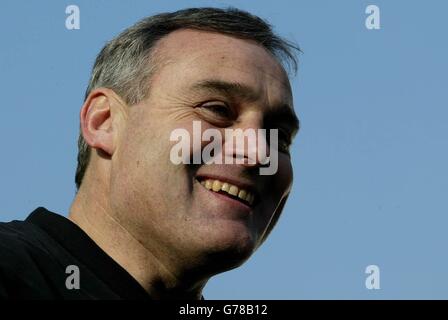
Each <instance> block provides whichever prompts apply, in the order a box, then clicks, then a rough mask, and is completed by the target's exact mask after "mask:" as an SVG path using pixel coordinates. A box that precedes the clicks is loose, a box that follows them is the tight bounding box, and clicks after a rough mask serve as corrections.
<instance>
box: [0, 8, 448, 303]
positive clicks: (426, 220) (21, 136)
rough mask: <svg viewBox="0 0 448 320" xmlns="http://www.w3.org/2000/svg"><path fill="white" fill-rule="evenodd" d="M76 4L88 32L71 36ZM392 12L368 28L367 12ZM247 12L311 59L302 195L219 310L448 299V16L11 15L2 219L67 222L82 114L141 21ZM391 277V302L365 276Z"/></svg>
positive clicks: (415, 11)
mask: <svg viewBox="0 0 448 320" xmlns="http://www.w3.org/2000/svg"><path fill="white" fill-rule="evenodd" d="M71 4H75V5H78V6H79V8H80V11H81V28H80V29H79V30H67V29H66V28H65V19H66V14H65V8H66V7H67V6H68V5H71ZM370 4H374V5H377V6H378V7H379V8H380V17H381V20H380V21H381V29H379V30H368V29H367V28H366V27H365V24H364V21H365V19H366V17H367V14H365V8H366V7H367V6H368V5H370ZM229 5H231V6H235V7H238V8H241V9H245V10H248V11H250V12H252V13H254V14H257V15H259V16H261V17H263V18H266V19H267V20H269V21H270V22H271V23H272V24H273V25H274V26H275V29H276V31H277V32H279V33H280V34H281V35H283V36H284V37H286V38H289V39H291V40H293V41H295V42H297V43H298V44H299V45H300V47H301V48H302V50H303V54H302V55H301V56H300V69H299V73H298V76H297V77H296V78H294V79H293V81H292V85H293V91H294V98H295V105H296V110H297V113H298V115H299V117H300V119H301V122H302V129H301V132H300V133H299V135H298V137H297V140H296V142H295V145H294V147H293V166H294V170H295V182H294V188H293V192H292V195H291V197H290V200H289V203H288V204H287V206H286V209H285V211H284V213H283V216H282V218H281V220H280V222H279V223H278V225H277V227H276V229H275V230H274V231H273V233H272V234H271V237H270V238H269V239H268V240H267V241H266V243H265V244H264V246H263V247H262V248H260V249H259V251H257V252H256V253H255V255H254V256H253V257H252V259H251V260H249V261H248V262H247V263H246V264H244V265H243V266H242V267H240V268H238V269H236V270H232V271H230V272H226V273H224V274H221V275H219V276H216V277H215V278H213V279H212V280H211V281H210V283H209V285H208V286H207V288H206V290H205V297H206V298H208V299H228V298H230V299H252V298H253V299H349V298H351V299H392V298H394V299H417V298H419V299H430V298H432V299H441V298H443V299H447V298H448V253H447V252H446V251H447V250H446V247H447V243H448V232H447V226H448V205H447V198H448V197H447V195H448V182H447V181H448V170H447V163H448V139H447V138H448V134H447V129H448V126H447V123H446V119H447V118H448V104H447V98H448V97H447V95H448V88H447V87H448V80H447V72H448V62H447V57H448V41H447V40H446V39H447V31H448V27H447V24H446V16H447V14H448V2H446V1H442V0H439V1H437V0H432V1H422V0H418V1H417V0H416V1H412V2H410V1H385V0H383V1H379V0H372V1H362V0H347V1H342V0H341V1H330V0H327V1H324V0H314V1H311V0H308V1H281V0H277V1H149V0H146V1H117V0H112V1H111V0H108V1H105V0H102V1H100V0H96V1H81V0H77V1H76V0H74V1H24V0H20V1H11V0H7V1H1V2H0V35H1V39H2V44H1V50H0V88H1V89H0V90H1V93H2V94H1V99H2V104H1V107H0V119H1V120H2V123H1V125H0V142H1V146H2V147H1V157H0V178H1V180H0V200H1V201H0V220H2V221H9V220H11V219H23V218H25V217H26V216H27V215H28V214H29V213H30V212H31V211H32V210H33V209H35V208H36V207H38V206H45V207H47V208H48V209H50V210H53V211H55V212H59V213H61V214H64V215H66V214H67V212H68V208H69V206H70V203H71V201H72V199H73V196H74V193H75V184H74V173H75V168H76V155H77V148H76V141H77V135H78V128H79V120H78V113H79V109H80V107H81V105H82V101H83V94H84V91H85V87H86V84H87V81H88V77H89V72H90V69H91V66H92V64H93V61H94V59H95V56H96V54H97V53H98V51H99V50H100V49H101V47H102V46H103V45H104V44H105V42H106V41H107V40H109V39H111V38H112V37H113V36H115V35H116V34H117V33H119V32H120V31H121V30H123V29H124V28H126V27H128V26H130V25H131V24H133V23H134V22H136V21H137V20H139V19H140V18H142V17H144V16H147V15H151V14H154V13H159V12H164V11H172V10H176V9H181V8H185V7H191V6H218V7H225V6H229ZM372 264H373V265H377V266H378V267H379V268H380V289H379V290H368V289H366V286H365V279H366V277H367V275H366V274H365V268H366V267H367V266H368V265H372Z"/></svg>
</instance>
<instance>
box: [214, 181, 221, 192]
mask: <svg viewBox="0 0 448 320" xmlns="http://www.w3.org/2000/svg"><path fill="white" fill-rule="evenodd" d="M221 186H222V183H221V181H218V180H215V181H213V186H212V190H213V191H215V192H217V191H219V190H221Z"/></svg>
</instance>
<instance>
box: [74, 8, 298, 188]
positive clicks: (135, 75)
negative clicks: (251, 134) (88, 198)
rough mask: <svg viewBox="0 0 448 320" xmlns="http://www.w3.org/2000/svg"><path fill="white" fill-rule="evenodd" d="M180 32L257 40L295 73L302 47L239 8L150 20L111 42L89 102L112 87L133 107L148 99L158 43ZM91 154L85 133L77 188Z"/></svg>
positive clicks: (92, 79)
mask: <svg viewBox="0 0 448 320" xmlns="http://www.w3.org/2000/svg"><path fill="white" fill-rule="evenodd" d="M179 29H196V30H202V31H210V32H218V33H222V34H225V35H231V36H234V37H237V38H241V39H248V40H253V41H255V42H256V43H258V44H260V45H261V46H263V47H264V48H266V49H267V50H268V51H269V52H271V53H272V54H273V55H274V56H275V57H276V58H277V59H278V60H279V62H280V63H282V64H283V65H284V66H285V67H288V69H289V70H291V69H292V71H293V72H294V73H295V72H296V71H297V68H298V61H297V57H296V53H297V52H300V48H299V47H298V46H297V45H296V44H294V43H292V42H290V41H288V40H285V39H283V38H281V37H279V36H278V35H276V34H275V33H274V32H273V30H272V27H271V25H270V24H269V23H267V22H266V21H264V20H263V19H261V18H259V17H257V16H254V15H252V14H250V13H248V12H246V11H242V10H239V9H236V8H226V9H220V8H190V9H184V10H179V11H176V12H172V13H161V14H157V15H154V16H150V17H147V18H144V19H142V20H141V21H139V22H137V23H136V24H135V25H133V26H131V27H130V28H128V29H126V30H124V31H123V32H122V33H121V34H119V35H118V36H117V37H115V38H114V39H112V40H111V41H109V42H108V43H107V44H106V45H105V46H104V47H103V49H102V50H101V51H100V53H99V54H98V56H97V58H96V60H95V64H94V66H93V70H92V74H91V77H90V81H89V84H88V87H87V90H86V93H85V99H87V97H88V96H89V94H90V93H91V92H92V90H94V89H96V88H99V87H106V88H109V89H112V90H114V91H115V92H116V93H117V94H118V95H119V96H120V97H121V98H122V99H123V100H124V101H125V102H126V103H127V104H128V105H135V104H137V103H139V102H140V101H142V100H144V99H145V98H146V96H147V94H148V92H149V87H150V85H149V80H150V76H151V75H152V74H153V72H154V70H155V68H156V63H155V61H151V59H152V58H153V57H152V56H151V54H152V53H153V51H154V50H153V49H154V48H155V45H156V44H157V41H158V40H160V39H161V38H163V37H165V36H167V35H168V34H169V33H171V32H173V31H176V30H179ZM90 154H91V148H90V147H89V145H88V144H87V143H86V141H85V140H84V138H83V136H82V131H81V130H80V133H79V138H78V166H77V168H76V176H75V183H76V188H77V190H79V187H80V186H81V183H82V180H83V177H84V174H85V172H86V169H87V166H88V164H89V159H90Z"/></svg>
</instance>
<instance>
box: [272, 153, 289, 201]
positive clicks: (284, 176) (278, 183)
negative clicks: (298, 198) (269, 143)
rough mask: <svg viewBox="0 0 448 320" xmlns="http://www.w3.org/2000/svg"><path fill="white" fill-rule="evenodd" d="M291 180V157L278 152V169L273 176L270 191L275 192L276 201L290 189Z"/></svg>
mask: <svg viewBox="0 0 448 320" xmlns="http://www.w3.org/2000/svg"><path fill="white" fill-rule="evenodd" d="M292 181H293V170H292V164H291V158H290V157H288V156H287V155H286V154H279V156H278V171H277V173H276V174H275V175H274V176H273V181H272V188H273V190H272V192H273V193H274V194H275V196H276V198H277V199H278V201H280V200H281V199H282V198H283V197H284V196H286V195H287V194H288V193H289V191H290V190H291V186H292Z"/></svg>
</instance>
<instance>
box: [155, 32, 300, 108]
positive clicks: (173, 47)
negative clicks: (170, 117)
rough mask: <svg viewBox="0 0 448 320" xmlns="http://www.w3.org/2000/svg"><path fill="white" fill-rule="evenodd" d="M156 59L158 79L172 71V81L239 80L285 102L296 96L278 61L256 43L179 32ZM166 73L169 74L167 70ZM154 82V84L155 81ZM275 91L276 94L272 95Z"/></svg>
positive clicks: (166, 39)
mask: <svg viewBox="0 0 448 320" xmlns="http://www.w3.org/2000/svg"><path fill="white" fill-rule="evenodd" d="M154 55H156V56H157V60H158V61H159V62H160V65H159V67H158V68H157V69H158V71H157V72H156V74H154V75H153V77H154V79H153V80H156V79H157V78H158V75H160V74H162V73H164V77H166V72H164V69H165V68H167V69H169V72H170V73H171V75H169V77H170V78H171V79H172V80H173V81H175V80H176V79H177V78H178V77H179V74H181V75H182V77H188V76H191V78H194V77H196V78H200V77H201V76H204V77H210V76H213V77H215V78H222V79H226V80H238V81H240V82H244V83H247V84H249V85H251V86H253V87H254V88H257V89H258V90H260V91H263V92H265V93H266V94H267V95H268V96H273V95H274V94H273V93H272V92H276V93H278V94H281V95H282V97H281V99H282V100H285V99H287V100H290V101H291V103H290V104H292V92H291V87H290V83H289V79H288V76H287V73H286V71H285V70H284V68H283V67H282V65H281V64H280V63H279V62H278V60H277V59H276V58H275V57H274V56H273V55H272V54H271V53H270V52H269V51H268V50H267V49H265V48H264V47H262V46H261V45H259V44H257V43H255V42H254V41H252V40H246V39H239V38H235V37H232V36H228V35H224V34H220V33H213V32H206V31H199V30H192V29H182V30H177V31H174V32H172V33H171V34H169V35H168V36H166V37H164V38H162V39H161V40H160V41H159V43H158V44H157V46H156V48H155V50H154ZM165 71H166V70H165ZM151 82H153V81H151ZM268 88H271V91H272V92H270V93H269V92H268V91H270V90H268Z"/></svg>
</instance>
